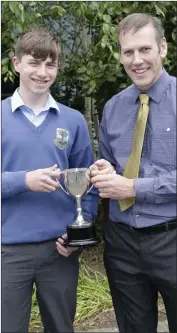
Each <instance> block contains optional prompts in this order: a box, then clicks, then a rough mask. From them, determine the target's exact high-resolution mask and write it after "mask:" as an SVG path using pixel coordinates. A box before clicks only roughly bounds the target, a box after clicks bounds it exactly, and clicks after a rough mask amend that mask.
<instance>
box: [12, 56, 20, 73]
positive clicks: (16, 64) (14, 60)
mask: <svg viewBox="0 0 177 333" xmlns="http://www.w3.org/2000/svg"><path fill="white" fill-rule="evenodd" d="M12 63H13V65H14V69H15V71H16V72H19V70H20V60H19V59H18V58H17V57H13V58H12Z"/></svg>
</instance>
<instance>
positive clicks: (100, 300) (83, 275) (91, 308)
mask: <svg viewBox="0 0 177 333" xmlns="http://www.w3.org/2000/svg"><path fill="white" fill-rule="evenodd" d="M111 308H112V300H111V296H110V291H109V286H108V281H107V277H106V275H105V274H102V273H100V272H97V271H94V270H92V269H91V268H90V267H88V266H87V265H86V264H85V263H83V264H82V266H81V270H80V275H79V284H78V290H77V310H76V316H75V323H78V322H79V321H84V319H86V318H87V319H88V318H91V317H93V316H96V315H97V314H98V313H99V312H100V311H104V310H106V309H111Z"/></svg>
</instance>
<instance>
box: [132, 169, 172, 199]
mask: <svg viewBox="0 0 177 333" xmlns="http://www.w3.org/2000/svg"><path fill="white" fill-rule="evenodd" d="M135 190H136V199H137V200H138V201H139V202H141V201H144V200H146V201H147V202H149V203H162V204H163V203H166V202H172V201H174V202H176V170H173V171H171V172H168V173H163V174H161V175H159V176H157V177H153V178H137V179H136V180H135Z"/></svg>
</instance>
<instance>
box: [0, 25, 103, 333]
mask: <svg viewBox="0 0 177 333" xmlns="http://www.w3.org/2000/svg"><path fill="white" fill-rule="evenodd" d="M59 61H60V47H59V44H58V42H57V40H56V39H55V38H54V36H53V35H52V34H51V33H50V32H49V31H47V30H45V29H43V28H38V29H31V30H29V31H26V32H25V33H23V34H22V35H21V36H20V37H19V38H18V40H17V43H16V48H15V57H14V58H13V64H14V68H15V70H16V72H18V73H19V75H20V86H19V89H17V90H16V91H15V93H14V94H13V96H12V97H11V98H7V99H6V100H4V101H3V102H2V199H3V200H2V244H3V245H2V305H3V306H2V332H3V333H5V332H27V331H28V325H29V318H30V309H31V298H32V289H33V284H34V283H35V284H36V289H37V299H38V303H39V308H40V312H41V317H42V322H43V325H44V331H45V332H73V320H74V315H75V309H76V288H77V281H78V269H79V266H78V255H79V252H78V251H76V249H75V248H74V249H73V248H70V249H69V248H68V247H64V246H63V245H62V244H63V239H60V238H59V239H58V241H57V238H58V237H60V236H62V235H63V237H64V238H66V234H65V233H66V226H67V224H68V223H71V222H73V221H74V219H75V215H76V207H75V202H74V199H73V198H72V197H70V196H67V195H66V194H65V193H64V192H63V191H62V190H61V189H59V185H58V181H57V180H56V177H57V176H59V172H58V170H56V168H57V166H58V167H59V168H60V169H67V168H74V167H89V166H90V164H92V163H93V162H94V158H93V152H92V148H91V144H90V138H89V134H88V128H87V124H86V122H85V120H84V117H83V116H82V114H81V113H79V112H78V111H75V110H72V109H70V108H68V107H66V106H64V105H62V104H59V103H56V102H55V100H54V99H53V97H52V96H51V95H50V94H49V88H50V86H51V85H52V84H53V82H54V81H55V78H56V75H57V71H58V65H59ZM82 207H83V212H84V215H85V218H86V219H88V220H92V219H93V218H94V216H95V215H96V211H97V197H96V194H95V192H94V191H92V193H90V195H87V196H86V197H85V198H84V200H83V205H82ZM56 241H57V242H56ZM56 243H57V248H58V250H57V248H56ZM59 252H60V253H59ZM61 253H62V254H63V255H61ZM70 254H71V255H70ZM67 256H68V258H66V257H67Z"/></svg>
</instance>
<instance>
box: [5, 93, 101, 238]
mask: <svg viewBox="0 0 177 333" xmlns="http://www.w3.org/2000/svg"><path fill="white" fill-rule="evenodd" d="M58 105H59V108H60V113H59V112H58V111H57V110H55V109H50V111H49V112H48V114H47V116H46V118H45V120H44V121H43V122H42V124H41V125H40V126H38V127H35V126H34V125H33V124H32V123H31V122H30V121H29V120H28V119H27V118H26V117H25V115H24V114H23V113H22V112H21V111H20V110H19V109H17V110H16V111H15V112H13V113H12V110H11V98H10V97H9V98H7V99H5V100H4V101H3V102H2V243H3V244H17V243H28V242H41V241H45V240H50V239H55V238H57V237H59V236H61V235H62V234H64V233H65V232H66V226H67V224H69V223H72V222H73V221H74V219H75V218H76V204H75V199H74V198H72V197H71V196H68V195H67V194H65V193H64V192H63V191H62V190H61V189H58V190H56V191H55V192H53V193H42V192H32V191H30V190H29V189H28V188H27V186H26V183H25V178H26V171H27V170H28V171H32V170H35V169H41V168H48V167H51V166H52V165H54V164H57V165H58V167H60V168H61V169H62V170H64V169H68V168H76V167H77V168H79V167H89V166H90V165H91V164H92V163H93V161H94V156H93V152H92V147H91V143H90V138H89V133H88V127H87V123H86V121H85V119H84V117H83V115H82V114H81V113H80V112H78V111H76V110H73V109H70V108H68V107H66V106H64V105H62V104H58ZM57 128H58V129H64V130H66V131H68V132H66V133H68V134H69V137H67V138H68V142H67V140H66V143H67V144H66V147H65V148H60V147H58V146H57V145H56V144H55V143H54V140H55V138H56V133H57ZM97 203H98V195H97V191H96V190H93V191H91V192H90V194H88V195H85V196H84V197H83V199H82V207H83V215H84V217H85V218H86V219H87V220H89V221H92V220H93V219H94V218H95V216H96V213H97Z"/></svg>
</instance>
